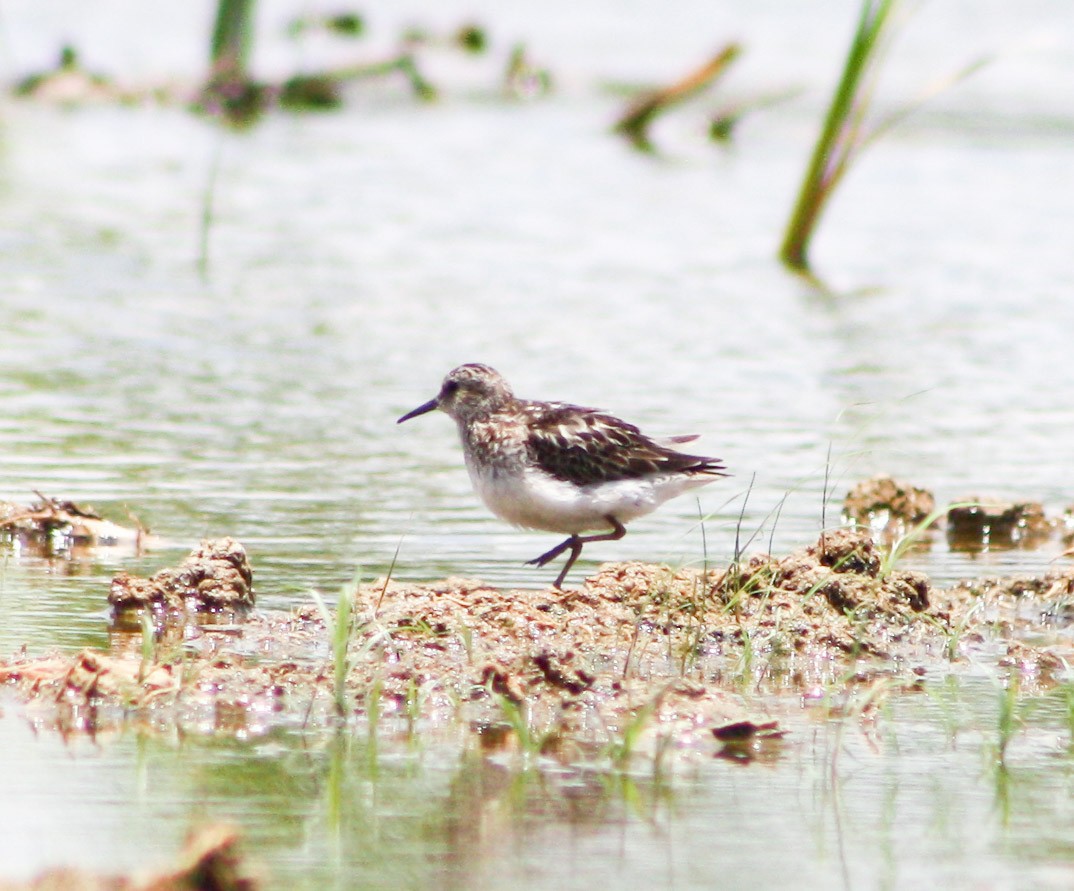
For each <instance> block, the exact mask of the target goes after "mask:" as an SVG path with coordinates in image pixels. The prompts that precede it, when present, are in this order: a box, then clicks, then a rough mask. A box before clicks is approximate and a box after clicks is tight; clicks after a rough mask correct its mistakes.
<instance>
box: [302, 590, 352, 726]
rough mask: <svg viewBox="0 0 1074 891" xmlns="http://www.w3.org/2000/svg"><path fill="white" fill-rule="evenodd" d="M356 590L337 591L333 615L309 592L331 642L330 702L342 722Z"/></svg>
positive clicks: (346, 706)
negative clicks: (331, 700)
mask: <svg viewBox="0 0 1074 891" xmlns="http://www.w3.org/2000/svg"><path fill="white" fill-rule="evenodd" d="M356 589H357V585H356V584H355V585H352V586H349V587H348V586H346V585H344V586H343V587H341V588H340V589H339V596H338V597H337V598H336V614H335V616H333V615H332V613H331V612H330V611H329V609H328V606H327V605H326V604H325V602H324V598H323V597H321V594H320V592H319V591H313V592H311V594H312V597H313V600H314V602H315V603H316V604H317V609H318V611H319V612H320V613H321V619H322V620H323V621H324V625H325V628H326V629H327V630H328V633H329V638H330V640H331V643H332V699H333V702H334V703H335V707H336V714H337V715H338V716H339V717H340V718H342V719H345V718H346V716H347V710H348V702H347V675H348V674H349V672H350V667H351V666H350V658H349V648H350V639H351V634H352V633H353V631H354V606H353V598H352V595H353V592H354V591H356Z"/></svg>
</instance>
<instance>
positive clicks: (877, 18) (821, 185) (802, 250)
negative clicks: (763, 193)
mask: <svg viewBox="0 0 1074 891" xmlns="http://www.w3.org/2000/svg"><path fill="white" fill-rule="evenodd" d="M895 2H896V0H862V6H861V15H860V17H859V19H858V26H857V29H856V30H855V32H854V39H853V40H852V41H851V44H850V51H849V52H848V54H847V59H846V63H845V64H844V66H843V75H842V77H841V78H840V80H839V85H838V87H836V91H835V95H834V96H833V97H832V104H831V106H830V107H829V108H828V113H827V115H826V116H825V119H824V126H823V128H822V129H821V133H820V137H819V139H818V140H817V144H816V146H814V148H813V155H812V157H811V158H810V160H809V166H808V167H807V168H806V174H805V178H804V179H803V180H802V186H801V189H800V190H799V192H798V200H797V202H796V203H795V206H794V211H793V212H792V214H791V219H790V222H789V223H788V225H787V230H786V232H785V234H784V236H783V244H782V245H781V246H780V249H779V256H780V259H781V260H782V261H783V263H784V264H786V265H787V266H789V267H790V268H791V269H793V270H796V271H799V272H805V271H808V269H809V259H808V250H809V241H810V238H811V237H812V235H813V231H814V229H815V228H816V225H817V222H818V220H819V219H820V215H821V213H822V212H823V210H824V208H825V206H826V205H827V202H828V199H829V198H830V197H831V195H832V192H833V190H834V187H835V185H836V183H837V182H838V181H839V179H840V178H841V177H842V175H843V173H845V171H846V169H847V165H848V163H849V159H850V157H851V155H852V154H853V152H854V150H855V148H856V145H857V141H856V139H855V137H856V134H857V131H858V128H859V126H860V123H861V118H862V115H863V113H864V108H865V106H864V103H862V102H861V97H860V91H861V84H862V78H863V77H864V75H865V74H866V72H867V71H868V69H869V67H870V65H871V63H872V62H873V61H874V60H875V58H876V55H875V54H876V50H877V46H878V44H879V39H880V36H881V34H882V33H883V30H884V26H885V24H886V22H887V21H888V17H889V15H890V13H891V10H892V8H893V7H894V6H895ZM855 106H857V113H856V114H855Z"/></svg>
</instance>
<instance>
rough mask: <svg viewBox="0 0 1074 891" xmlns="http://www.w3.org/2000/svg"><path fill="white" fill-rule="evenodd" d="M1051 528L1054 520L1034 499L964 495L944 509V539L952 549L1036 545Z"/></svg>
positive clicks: (1048, 534)
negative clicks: (964, 496) (945, 537)
mask: <svg viewBox="0 0 1074 891" xmlns="http://www.w3.org/2000/svg"><path fill="white" fill-rule="evenodd" d="M1052 532H1053V524H1052V523H1051V522H1050V521H1049V520H1048V518H1047V517H1046V516H1045V514H1044V507H1043V506H1042V505H1041V504H1040V503H1039V502H1036V501H1019V502H1010V501H998V500H995V499H989V498H976V497H974V498H965V499H962V501H961V502H959V503H958V504H956V505H952V507H951V508H950V509H949V510H948V511H947V540H948V544H949V546H950V547H951V549H952V550H961V551H980V550H984V549H986V548H990V547H998V548H1016V547H1035V546H1037V545H1039V544H1040V543H1041V542H1042V541H1044V540H1046V539H1048V538H1049V537H1051V535H1052Z"/></svg>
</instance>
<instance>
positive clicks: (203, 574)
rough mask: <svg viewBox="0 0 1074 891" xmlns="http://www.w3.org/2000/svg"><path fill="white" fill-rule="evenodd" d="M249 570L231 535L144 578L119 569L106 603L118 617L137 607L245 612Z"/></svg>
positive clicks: (250, 596)
mask: <svg viewBox="0 0 1074 891" xmlns="http://www.w3.org/2000/svg"><path fill="white" fill-rule="evenodd" d="M253 582H254V574H253V570H251V569H250V563H249V561H248V560H247V559H246V549H245V548H244V547H243V546H242V545H241V544H239V543H238V542H237V541H235V540H234V539H233V538H221V539H217V540H215V541H207V542H203V543H202V544H201V546H200V547H198V548H195V549H194V550H193V551H191V552H190V555H189V556H188V557H187V558H186V559H185V560H184V561H183V562H182V563H181V564H180V565H179V566H178V567H176V568H175V569H162V570H160V572H157V573H155V574H154V575H153V576H151V577H150V578H147V579H143V578H138V577H136V576H132V575H128V574H127V573H125V572H123V573H120V574H119V575H117V576H116V577H115V578H114V579H112V588H111V591H110V592H109V594H108V602H109V604H111V606H112V609H113V611H114V613H115V614H116V616H118V617H125V616H126V617H129V615H130V614H137V613H138V612H139V611H140V610H144V609H150V610H154V611H158V612H159V611H164V612H168V613H182V612H184V611H191V612H210V613H211V612H221V611H238V610H246V609H248V608H250V607H252V606H253V605H254V586H253Z"/></svg>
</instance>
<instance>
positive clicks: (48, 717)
mask: <svg viewBox="0 0 1074 891" xmlns="http://www.w3.org/2000/svg"><path fill="white" fill-rule="evenodd" d="M31 507H32V510H28V509H15V508H9V509H8V511H7V516H8V517H9V518H13V519H11V520H10V521H9V522H8V530H9V535H11V534H25V535H29V536H34V535H36V532H37V530H36V529H35V528H33V526H32V520H33V517H34V516H37V517H40V518H42V519H43V521H44V522H46V523H47V524H49V528H48V530H47V534H46V535H45V537H44V538H43V539H41V538H40V537H38V539H36V540H37V541H38V543H39V544H42V546H49V547H51V546H53V545H56V544H57V542H60V543H61V544H62V539H63V536H62V529H61V533H60V534H57V532H56V529H57V528H58V527H61V526H62V522H68V523H69V524H71V525H72V526H77V528H78V530H79V534H80V535H83V534H84V527H85V520H86V518H87V514H86V512H83V511H81V510H80V509H78V508H77V507H76V506H74V505H66V504H62V503H60V502H54V501H51V500H48V499H43V500H42V501H41V502H39V503H38V504H36V505H33V506H31ZM952 511H956V512H955V513H954V514H952ZM957 511H962V513H961V514H960V513H957ZM937 516H938V513H937V511H936V509H935V505H934V503H933V502H932V500H931V496H928V493H926V492H924V490H919V489H915V488H913V487H908V486H905V485H904V484H901V483H897V482H895V481H892V480H890V478H881V477H878V478H874V479H873V480H870V481H865V482H864V483H862V484H859V485H858V486H857V487H855V489H854V490H852V491H851V493H850V494H849V495H848V496H847V500H846V502H845V504H844V520H845V522H846V525H843V526H840V527H838V528H834V529H831V530H828V531H825V532H824V533H822V534H821V535H819V536H818V538H817V540H816V541H814V542H812V543H810V544H808V545H807V546H805V547H802V548H800V549H798V550H795V551H792V552H791V553H788V554H784V555H771V554H766V553H746V554H742V555H741V556H740V557H739V558H738V559H736V560H732V561H731V562H730V563H729V564H726V565H723V566H721V567H718V568H710V569H707V570H701V569H672V568H669V567H666V566H656V565H650V564H643V563H633V562H631V563H609V564H605V565H603V566H601V567H600V568H599V569H598V571H597V572H595V573H594V574H593V575H591V576H590V577H589V578H587V579H585V580H584V581H582V582H581V583H580V584H577V585H571V586H568V587H567V588H566V589H565V590H559V589H555V588H551V587H549V588H545V589H541V590H504V589H500V588H496V587H493V586H489V585H487V584H484V583H483V582H481V581H479V580H473V579H465V578H448V579H444V580H441V581H437V582H433V583H425V584H417V583H411V582H406V581H402V580H399V579H378V580H375V581H372V582H369V583H364V584H358V585H353V586H350V587H348V588H345V589H344V590H342V591H341V592H339V595H338V598H336V599H333V598H331V597H329V598H327V600H328V601H329V602H327V603H326V602H324V600H321V599H320V598H318V597H310V598H309V600H308V601H307V602H305V603H299V604H298V605H296V606H295V607H294V608H292V609H291V610H289V611H280V610H265V609H261V608H259V607H258V606H257V603H256V578H257V572H256V566H251V565H250V562H249V561H248V559H247V555H246V552H245V549H244V548H243V546H242V545H241V544H240V543H239V542H237V541H235V540H234V539H230V538H223V539H217V540H213V541H207V542H204V543H203V544H202V545H201V546H200V547H198V548H196V549H194V550H193V551H192V552H191V553H190V555H189V556H188V557H187V558H186V559H184V560H182V561H181V562H180V563H178V564H177V565H175V566H166V567H162V568H161V569H160V570H159V571H157V572H155V573H154V574H152V575H151V576H149V577H147V578H138V577H135V576H131V575H129V574H127V573H119V574H117V575H116V576H115V577H114V578H113V579H112V581H111V584H110V585H108V586H107V588H104V587H102V603H103V602H104V601H105V600H107V602H108V605H109V606H110V608H111V615H112V620H111V624H110V631H109V639H110V643H109V646H108V647H107V648H105V649H83V650H82V651H80V652H76V653H33V652H29V651H27V650H26V649H25V648H24V649H23V650H22V651H20V652H16V653H13V654H10V655H8V656H6V657H4V658H2V659H0V689H2V690H4V691H5V708H6V709H7V710H8V711H9V712H15V711H16V710H18V713H20V714H21V715H22V716H23V717H24V718H25V719H26V720H28V721H29V722H30V723H31V724H32V725H33V726H34V728H35V730H36V731H43V732H55V733H58V734H61V735H62V736H64V737H65V738H67V737H69V736H71V735H79V736H89V737H92V738H93V739H94V740H95V741H96V742H98V743H106V742H107V740H108V739H109V738H110V737H111V736H113V735H119V734H122V733H123V732H125V731H126V730H128V729H131V728H134V729H137V730H138V731H139V732H148V733H154V734H160V735H162V736H165V737H171V736H174V735H176V734H178V735H179V736H180V737H182V736H189V735H201V736H205V737H210V736H211V737H220V736H224V737H232V738H243V739H248V738H252V737H257V736H260V735H264V734H267V733H269V732H271V731H273V730H275V729H278V728H289V729H298V730H299V731H301V732H306V731H308V732H310V733H313V734H316V733H321V734H323V733H325V732H331V733H338V732H340V731H344V732H351V733H355V734H375V733H377V732H380V733H383V734H394V735H402V736H405V735H406V734H417V733H422V734H425V733H429V734H436V733H438V732H439V731H442V730H447V729H451V728H453V729H454V730H455V731H458V730H460V729H461V730H462V731H463V732H462V735H461V736H459V735H458V734H457V733H456V739H465V740H466V742H465V743H463V744H464V745H466V746H468V747H474V748H476V749H477V750H479V751H482V752H496V753H501V754H507V755H511V756H518V757H524V758H532V759H538V760H539V761H540V762H541V763H546V764H549V765H560V766H565V767H577V766H579V765H585V768H586V769H587V770H597V771H615V770H621V769H625V768H626V766H627V765H628V764H631V763H633V764H639V763H640V764H645V763H648V764H666V763H667V762H668V761H669V759H673V758H680V759H690V758H692V757H698V756H702V757H712V756H713V755H715V756H721V757H728V758H732V759H735V760H739V761H745V762H749V761H751V760H755V759H761V760H764V759H765V758H768V757H775V755H774V754H773V753H778V751H779V747H780V746H782V745H785V744H786V742H785V739H784V737H785V734H786V733H787V728H786V727H784V726H782V724H783V722H782V721H781V716H786V715H787V714H788V713H789V712H788V710H791V711H793V710H795V709H801V708H802V707H803V706H806V705H814V706H817V707H819V708H821V710H822V712H823V713H824V715H826V716H828V717H835V718H838V717H856V718H863V719H864V718H867V717H868V716H869V715H870V714H872V713H874V712H875V710H876V709H877V707H878V706H879V704H880V703H882V702H883V700H884V699H885V698H886V697H888V696H892V695H899V694H900V693H907V694H913V692H914V691H916V690H919V689H921V688H922V685H923V684H926V683H927V682H928V681H929V680H930V679H931V678H936V677H942V676H943V675H945V674H947V673H950V672H957V671H959V670H960V669H961V668H973V669H981V668H984V669H985V670H987V671H990V672H992V673H994V674H995V675H996V676H997V677H999V678H1004V677H1007V678H1015V677H1016V678H1017V683H1018V684H1019V685H1021V686H1022V688H1023V689H1025V687H1026V686H1034V687H1037V688H1040V689H1047V688H1048V687H1050V686H1052V685H1054V684H1057V683H1060V682H1061V681H1062V680H1063V679H1064V678H1065V675H1066V672H1067V666H1068V665H1069V663H1070V661H1071V659H1072V658H1074V637H1072V636H1071V634H1070V628H1071V625H1072V621H1074V610H1072V609H1071V606H1070V604H1071V603H1072V602H1074V564H1072V561H1071V560H1069V559H1061V560H1057V561H1055V562H1054V563H1053V564H1052V568H1051V569H1049V570H1048V571H1046V572H1044V573H1041V574H1039V575H1034V576H1025V577H1008V578H977V579H973V580H971V581H965V582H961V583H959V584H956V585H953V586H946V587H944V586H939V585H935V584H933V583H932V582H931V581H930V579H929V578H928V577H927V576H926V575H924V574H923V573H920V572H915V571H910V570H906V569H902V568H900V566H899V558H900V557H901V556H902V555H903V554H904V553H905V550H906V548H908V547H910V546H913V545H914V544H916V543H918V541H919V540H920V539H921V537H922V536H923V535H924V534H925V531H926V530H927V529H929V528H930V527H932V525H933V523H934V521H935V520H936V518H937ZM93 519H95V520H96V519H97V518H96V517H95V516H94V517H93ZM946 521H947V535H948V537H949V541H950V540H952V539H951V536H952V535H959V536H969V539H966V540H969V541H970V545H969V546H977V547H982V546H991V547H996V546H998V545H997V542H998V541H999V540H1000V539H1002V540H1003V542H1004V543H1005V546H1008V547H1028V546H1031V545H1032V543H1033V542H1035V541H1039V540H1041V538H1042V537H1045V536H1051V537H1053V538H1055V537H1062V536H1064V535H1065V534H1066V529H1067V525H1068V524H1067V523H1066V520H1065V519H1061V520H1047V519H1046V518H1044V517H1043V514H1042V512H1040V511H1038V510H1036V508H1034V507H1033V506H1032V505H1030V506H1029V507H1026V506H1025V505H1016V506H1013V507H1012V506H1010V505H989V506H986V507H984V508H982V507H981V506H980V503H979V502H978V503H975V505H974V506H973V507H969V508H965V507H962V506H961V505H955V506H953V507H952V508H950V509H948V510H947V511H946ZM11 530H14V532H12V531H11ZM973 530H976V531H973ZM930 534H935V533H930ZM960 540H962V539H960ZM1062 540H1064V541H1065V538H1064V539H1062ZM982 541H983V544H982ZM82 543H83V544H84V543H85V542H82ZM90 544H92V542H90ZM792 732H793V731H792ZM206 832H207V833H209V835H210V836H211V838H210V840H209V842H205V841H204V838H203V839H202V841H200V842H199V841H196V840H195V841H192V843H191V844H192V848H191V849H190V851H188V852H187V853H186V854H184V858H185V859H184V860H183V864H184V865H181V866H180V867H176V869H175V870H173V871H172V872H168V873H160V874H159V875H158V876H155V877H152V878H150V879H147V880H146V882H147V883H143V884H137V883H133V884H132V883H131V882H132V881H133V880H127V879H123V878H116V879H115V880H111V879H99V878H96V877H92V876H85V877H78V876H76V877H75V878H76V879H78V880H79V881H81V882H82V884H77V883H76V884H74V885H72V887H147V888H148V887H153V888H165V887H187V885H183V884H181V883H182V882H183V881H186V878H184V876H185V875H186V873H184V872H183V870H187V871H188V872H189V871H190V870H195V871H196V870H197V869H200V868H201V867H200V865H199V864H200V863H201V860H202V859H203V860H205V862H206V863H215V864H224V865H223V866H222V867H219V868H221V869H222V870H223V872H224V873H226V874H227V875H233V876H235V877H236V878H234V881H233V883H232V884H231V885H227V884H222V885H219V886H220V887H253V884H252V883H253V882H254V880H253V879H250V878H249V877H248V876H247V875H246V870H245V867H244V866H243V861H242V859H241V857H240V855H239V854H237V853H236V849H235V844H236V842H237V836H235V834H234V832H233V831H231V830H228V829H226V828H220V827H209V828H208V829H206ZM214 833H215V834H214ZM206 837H208V836H206ZM191 851H193V853H191ZM199 858H201V859H199ZM55 875H58V874H52V873H49V874H48V875H45V876H42V877H41V881H40V882H38V883H36V884H31V885H29V886H11V887H48V885H47V884H41V882H47V881H48V880H51V879H53V878H55ZM176 877H177V878H176ZM73 880H74V879H73ZM95 881H97V882H105V884H96V885H95V884H93V882H95ZM108 881H113V884H107V882H108ZM115 882H119V883H120V884H114V883H115ZM123 882H126V884H123ZM153 882H156V883H157V884H153ZM169 882H171V884H169ZM194 886H195V887H201V886H200V885H194ZM214 887H216V886H214Z"/></svg>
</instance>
